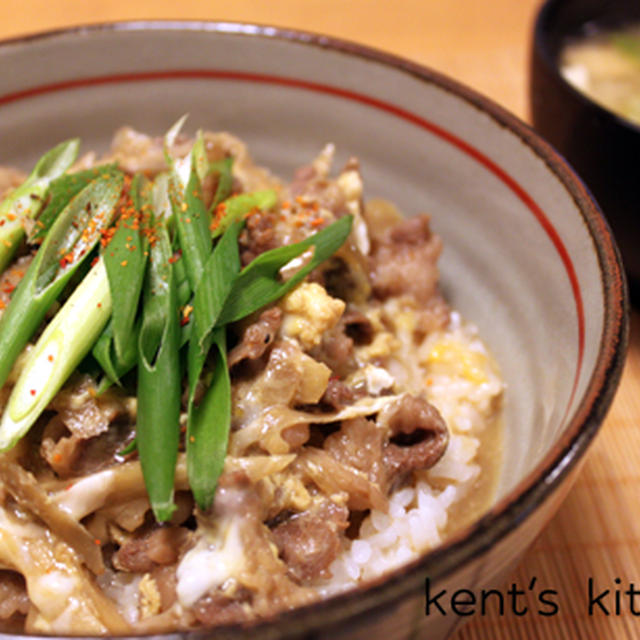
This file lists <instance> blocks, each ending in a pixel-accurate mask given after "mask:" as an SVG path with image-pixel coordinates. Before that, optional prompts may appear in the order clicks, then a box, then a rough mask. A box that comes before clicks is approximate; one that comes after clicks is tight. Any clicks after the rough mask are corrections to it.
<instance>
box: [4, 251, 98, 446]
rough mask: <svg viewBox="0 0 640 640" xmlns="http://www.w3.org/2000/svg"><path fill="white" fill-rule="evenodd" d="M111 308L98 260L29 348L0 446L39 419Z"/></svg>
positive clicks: (95, 336) (90, 342)
mask: <svg viewBox="0 0 640 640" xmlns="http://www.w3.org/2000/svg"><path fill="white" fill-rule="evenodd" d="M110 313H111V294H110V292H109V282H108V279H107V274H106V271H105V268H104V262H103V261H102V260H98V262H97V263H96V264H95V265H94V266H93V268H92V269H91V271H89V273H88V274H87V275H86V276H85V278H84V279H83V281H82V282H81V283H80V285H79V286H78V287H77V288H76V290H75V291H74V292H73V294H72V295H71V296H70V297H69V299H68V300H67V301H66V302H65V304H64V305H63V307H62V308H61V309H60V311H58V313H57V314H56V315H55V316H54V317H53V319H52V320H51V322H50V323H49V324H48V325H47V327H46V329H45V330H44V332H43V333H42V335H41V336H40V338H39V339H38V342H37V343H36V345H35V346H34V347H33V349H32V350H31V351H30V352H29V353H28V355H27V358H26V361H25V363H24V366H23V368H22V371H21V372H20V376H19V378H18V381H17V382H16V385H15V387H14V388H13V391H12V392H11V396H10V397H9V402H8V403H7V406H6V408H5V411H4V414H3V416H2V421H1V422H0V451H6V450H7V449H9V448H11V447H12V446H13V445H14V444H15V443H16V442H17V441H18V439H19V438H21V437H22V436H23V435H24V434H25V433H26V432H27V431H28V430H29V428H30V427H31V426H32V425H33V423H34V422H35V421H36V420H37V418H38V416H39V415H40V414H41V413H42V411H43V410H44V409H45V407H46V406H47V405H48V404H49V402H50V401H51V399H52V398H53V397H54V396H55V395H56V393H58V391H59V390H60V388H61V387H62V385H63V384H64V383H65V382H66V381H67V378H68V377H69V376H70V375H71V373H72V372H73V370H74V369H75V368H76V367H77V366H78V364H79V363H80V361H81V360H82V359H83V358H84V357H85V355H86V354H87V353H88V352H89V350H90V349H91V346H92V345H93V343H94V342H95V341H96V339H97V337H98V335H100V332H101V331H102V328H103V327H104V325H105V324H106V322H107V320H108V319H109V315H110Z"/></svg>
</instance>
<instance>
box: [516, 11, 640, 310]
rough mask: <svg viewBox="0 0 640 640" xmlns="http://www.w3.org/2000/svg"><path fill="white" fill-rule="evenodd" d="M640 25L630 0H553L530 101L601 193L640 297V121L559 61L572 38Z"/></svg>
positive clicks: (545, 129) (540, 35) (535, 52)
mask: <svg viewBox="0 0 640 640" xmlns="http://www.w3.org/2000/svg"><path fill="white" fill-rule="evenodd" d="M633 24H640V4H638V3H637V2H630V1H629V0H610V1H608V2H598V1H597V0H548V2H545V3H544V5H543V6H542V8H541V9H540V12H539V14H538V17H537V20H536V23H535V30H534V35H533V39H532V49H531V57H530V61H531V72H530V93H529V95H530V105H531V114H532V118H533V124H534V127H535V128H536V130H537V131H539V132H540V134H541V135H542V136H543V137H544V138H545V139H547V140H548V141H549V142H551V144H553V145H554V146H555V147H556V148H557V149H558V150H559V151H560V153H562V154H563V155H564V156H565V157H566V159H567V160H568V161H569V163H570V164H571V165H572V166H573V168H574V169H575V170H576V171H577V173H578V174H579V175H580V177H581V178H582V179H583V180H584V181H585V183H586V184H587V186H588V187H589V189H590V190H591V191H592V192H593V194H594V196H595V198H596V200H597V201H598V202H599V204H600V205H601V207H602V210H603V212H604V214H605V217H606V218H607V221H608V222H609V224H610V225H611V228H612V229H613V233H614V235H615V237H616V240H617V242H618V245H619V247H620V250H621V252H622V256H623V260H624V263H625V267H626V269H627V273H628V275H629V283H630V287H631V295H632V300H633V302H634V304H638V303H639V302H640V297H639V296H640V251H639V250H638V247H640V213H639V209H638V203H639V202H640V163H639V162H638V159H639V158H640V126H638V125H637V124H634V123H633V122H631V121H630V120H627V119H625V118H624V117H621V116H619V115H617V114H615V113H613V112H612V111H610V110H609V109H607V108H605V107H604V106H602V105H601V104H599V103H597V102H595V101H594V100H592V99H591V98H589V97H587V96H586V95H585V94H584V93H582V92H581V91H579V90H578V89H576V88H575V87H574V86H573V85H572V84H571V83H570V82H568V81H567V80H566V79H565V77H564V76H563V75H562V73H561V71H560V66H559V60H560V55H561V52H562V50H563V48H564V47H565V46H566V45H567V43H569V42H571V41H578V40H580V39H584V38H586V37H588V36H589V35H593V34H595V33H598V32H602V31H609V30H614V29H620V28H623V27H625V26H629V25H633Z"/></svg>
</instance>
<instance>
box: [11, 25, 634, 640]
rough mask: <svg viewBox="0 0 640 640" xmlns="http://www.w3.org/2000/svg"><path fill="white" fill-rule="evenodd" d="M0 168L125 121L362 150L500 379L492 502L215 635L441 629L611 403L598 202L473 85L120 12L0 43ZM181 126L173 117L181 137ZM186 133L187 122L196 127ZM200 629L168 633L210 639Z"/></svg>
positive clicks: (260, 36)
mask: <svg viewBox="0 0 640 640" xmlns="http://www.w3.org/2000/svg"><path fill="white" fill-rule="evenodd" d="M0 70H1V71H0V77H1V78H2V82H1V84H0V140H2V144H1V146H0V164H11V165H18V166H22V167H25V168H26V167H28V166H29V165H30V164H31V163H32V162H33V161H34V160H35V159H36V158H37V157H38V154H39V153H40V152H41V150H42V149H45V148H47V147H49V146H51V145H53V144H54V143H55V142H57V141H59V140H61V139H64V138H67V137H70V136H80V137H81V138H82V140H83V145H84V148H85V149H106V147H107V145H108V143H109V140H110V137H111V135H112V132H113V131H114V130H115V129H116V128H117V127H119V126H121V125H122V124H129V125H132V126H134V127H136V128H139V129H141V130H143V131H146V132H150V133H153V134H158V135H159V134H162V133H163V132H164V131H166V129H167V128H168V127H169V126H170V125H171V124H172V123H173V122H175V121H176V120H177V118H178V117H180V116H181V115H182V114H183V113H187V112H188V113H189V114H190V117H189V121H188V122H189V124H190V126H191V127H192V128H193V129H195V128H197V127H202V128H208V129H218V130H220V129H225V130H228V131H231V132H233V133H235V134H237V135H238V136H240V137H241V138H243V139H244V140H245V141H246V142H247V143H248V145H249V148H250V150H252V153H253V156H254V158H255V160H256V161H257V162H258V163H260V164H263V165H265V166H268V167H270V168H272V169H273V170H274V171H275V172H277V173H279V174H280V175H282V176H290V175H291V174H292V171H293V169H294V168H295V167H296V166H299V165H301V164H304V163H306V162H308V161H309V159H311V158H313V157H314V156H315V154H316V153H317V152H318V150H319V149H321V148H322V146H323V145H324V144H325V143H326V142H329V141H332V142H334V143H335V144H336V146H337V149H338V164H340V163H341V162H343V161H345V160H346V159H347V158H348V157H349V156H351V155H355V156H357V157H358V158H359V159H360V163H361V167H362V171H363V176H364V183H365V188H366V196H367V197H371V196H380V197H384V198H387V199H390V200H392V201H394V202H396V203H397V205H398V206H399V208H400V209H401V210H402V211H404V212H405V213H406V214H407V215H412V214H417V213H420V212H423V211H427V212H429V213H430V214H431V215H432V224H433V227H434V229H435V230H436V231H437V232H438V233H439V234H440V235H441V236H442V238H443V240H444V245H445V250H444V254H443V257H442V261H441V281H442V288H443V291H444V294H445V295H446V297H447V298H448V299H449V300H450V302H451V304H452V306H453V307H454V308H457V309H459V310H460V311H461V313H462V314H463V316H464V317H466V318H467V319H469V320H471V321H472V322H474V323H475V324H476V325H477V326H478V327H479V330H480V333H481V335H482V336H483V337H484V338H485V339H486V341H487V343H488V344H489V347H490V349H491V350H492V351H493V354H494V355H495V357H496V359H497V361H498V363H499V366H500V368H501V370H502V374H503V377H504V379H505V380H506V382H507V392H506V402H505V425H506V426H505V437H504V461H503V465H502V472H501V477H500V481H499V486H498V490H497V496H496V499H495V502H494V504H493V506H492V507H491V509H490V510H489V511H488V512H487V513H486V514H485V515H484V516H483V517H482V518H481V519H479V520H478V521H477V522H475V523H474V524H473V525H472V526H470V527H469V528H467V529H465V530H464V531H461V532H459V533H457V534H456V535H455V536H454V537H452V538H451V539H449V540H448V541H447V542H446V544H444V545H443V546H441V547H439V548H437V549H435V550H433V551H432V552H430V553H428V554H426V555H425V556H424V557H422V558H420V559H419V560H417V561H415V562H413V563H411V564H409V565H407V566H404V567H402V568H400V569H398V570H396V571H395V572H393V573H392V574H391V575H389V576H386V577H384V578H382V579H380V580H378V581H377V582H376V583H374V584H371V585H368V586H366V587H363V588H361V589H359V590H356V591H353V592H349V593H346V594H344V595H342V596H339V597H333V598H331V599H329V600H326V601H323V602H321V603H318V604H316V605H313V606H309V607H306V608H302V609H298V610H295V611H291V612H288V613H285V614H283V615H281V616H278V617H277V618H275V619H274V620H271V621H266V622H261V623H258V624H256V625H254V626H252V627H250V628H242V627H229V628H227V627H224V628H220V629H216V631H215V637H216V638H234V639H239V638H252V639H267V638H314V639H320V638H327V639H328V638H332V639H335V638H339V639H343V638H344V639H346V638H351V639H355V638H369V639H370V638H377V637H379V638H394V639H397V640H401V639H403V638H410V637H411V638H416V637H429V638H443V637H445V636H446V635H448V634H449V633H451V632H452V631H453V630H454V629H455V628H456V627H457V626H458V625H459V624H460V623H461V622H462V621H464V620H465V618H464V617H463V616H458V615H454V614H453V613H451V611H448V615H442V614H440V613H439V612H437V611H430V612H429V615H426V611H425V580H426V579H427V578H428V579H429V581H430V587H431V589H432V590H435V589H437V590H438V591H440V590H441V589H446V590H447V591H448V592H449V593H451V592H453V591H455V590H456V589H460V588H464V589H470V590H478V589H481V588H483V587H486V586H489V585H496V584H498V583H499V581H500V580H501V579H503V578H504V577H505V576H506V574H507V572H508V571H509V569H510V568H511V567H512V566H513V565H514V563H515V562H516V561H517V559H518V558H519V557H520V555H521V554H522V553H523V551H524V550H525V549H526V548H527V546H528V545H529V544H530V543H531V542H532V541H533V539H534V538H535V537H536V535H537V534H538V533H539V531H540V530H541V529H542V527H543V526H544V524H545V523H546V522H547V521H548V519H549V518H550V517H551V516H552V514H553V513H554V511H555V510H556V509H557V508H558V506H559V505H560V502H561V501H562V499H563V497H564V496H565V494H566V492H567V491H568V489H569V487H570V486H571V482H572V480H573V478H574V477H575V474H576V472H577V470H578V468H579V466H580V462H581V460H582V459H583V456H584V453H585V451H586V449H587V447H588V445H589V443H590V442H591V440H592V438H593V437H594V435H595V434H596V432H597V430H598V427H599V426H600V424H601V422H602V420H603V418H604V416H605V413H606V411H607V409H608V407H609V405H610V403H611V400H612V398H613V395H614V392H615V389H616V386H617V383H618V380H619V376H620V373H621V369H622V364H623V359H624V355H625V349H626V340H627V328H628V327H627V324H628V305H627V298H626V286H625V281H624V274H623V271H622V269H621V263H620V260H619V255H618V252H617V249H616V246H615V243H614V241H613V238H612V236H611V233H610V231H609V228H608V226H607V224H606V222H605V221H604V219H603V217H602V215H601V213H600V211H599V210H598V207H597V205H596V204H595V202H594V201H593V199H592V198H591V196H590V194H589V193H588V192H587V190H586V189H585V187H584V186H583V184H582V183H581V182H580V180H579V179H578V178H577V177H576V176H575V174H574V173H573V172H572V171H571V169H570V168H569V167H568V165H567V164H566V163H565V162H564V161H563V160H562V158H560V157H559V156H558V155H557V154H556V153H555V152H554V151H553V150H552V148H551V147H550V146H548V145H547V144H546V143H545V142H543V141H542V140H541V139H540V138H539V137H538V136H537V135H536V134H534V133H533V132H532V131H531V130H530V129H529V128H528V127H527V126H526V125H524V124H523V123H521V122H520V121H518V120H517V119H516V118H514V117H513V116H511V115H509V114H508V113H506V112H505V111H504V110H502V109H501V108H499V107H498V106H496V105H494V104H492V103H491V102H489V101H488V100H486V99H484V98H482V97H480V96H479V95H477V94H476V93H474V92H472V91H470V90H469V89H466V88H464V87H461V86H459V85H458V84H457V83H455V82H454V81H452V80H450V79H447V78H445V77H443V76H441V75H439V74H437V73H434V72H432V71H430V70H428V69H425V68H423V67H420V66H418V65H415V64H413V63H410V62H408V61H406V60H401V59H398V58H395V57H392V56H390V55H387V54H383V53H380V52H377V51H374V50H371V49H367V48H364V47H361V46H358V45H354V44H350V43H345V42H341V41H336V40H333V39H330V38H326V37H322V36H316V35H311V34H307V33H301V32H292V31H284V30H279V29H275V28H270V27H260V26H255V25H247V24H229V23H162V22H161V23H126V24H125V23H122V24H110V25H102V26H98V27H92V28H86V29H76V30H70V31H61V32H56V33H50V34H44V35H39V36H35V37H33V38H27V39H20V40H14V41H9V42H5V43H3V44H2V45H0ZM188 127H189V125H187V128H188ZM193 129H191V130H192V131H193ZM211 635H212V634H211V632H210V631H207V630H203V631H197V632H189V633H173V634H170V636H169V637H172V638H184V639H185V640H186V639H194V640H195V638H204V637H210V636H211Z"/></svg>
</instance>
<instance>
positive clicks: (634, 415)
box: [0, 0, 640, 640]
mask: <svg viewBox="0 0 640 640" xmlns="http://www.w3.org/2000/svg"><path fill="white" fill-rule="evenodd" d="M539 3H540V0H484V1H483V2H479V1H478V0H394V1H389V0H262V1H260V0H234V1H233V2H222V1H220V0H180V1H179V2H176V1H175V0H134V1H133V2H132V1H131V0H53V1H52V0H0V38H6V37H12V36H17V35H22V34H27V33H34V32H37V31H42V30H47V29H52V28H59V27H64V26H70V25H76V24H86V23H95V22H101V21H108V20H124V19H144V18H182V19H228V20H242V21H249V22H252V21H253V22H262V23H270V24H275V25H278V26H288V27H296V28H302V29H306V30H310V31H316V32H322V33H327V34H330V35H334V36H338V37H343V38H347V39H350V40H355V41H358V42H362V43H364V44H368V45H372V46H375V47H378V48H380V49H385V50H388V51H391V52H393V53H396V54H400V55H403V56H406V57H408V58H411V59H413V60H415V61H417V62H420V63H423V64H425V65H428V66H431V67H433V68H435V69H437V70H439V71H442V72H443V73H445V74H447V75H450V76H452V77H454V78H456V79H458V80H460V81H461V82H463V83H465V84H467V85H469V86H471V87H473V88H475V89H477V90H478V91H480V92H481V93H483V94H485V95H487V96H489V97H490V98H492V99H493V100H495V101H496V102H498V103H500V104H502V105H503V106H505V107H506V108H507V109H509V110H510V111H512V112H513V113H515V114H516V115H518V116H519V117H520V118H522V119H523V120H527V119H528V116H529V114H528V108H527V59H528V48H529V43H530V39H531V30H532V24H533V18H534V15H535V12H536V10H537V8H538V5H539ZM6 72H7V70H5V69H0V91H1V88H2V75H3V74H4V73H6ZM639 391H640V313H639V312H638V311H635V312H634V314H633V319H632V333H631V345H630V351H629V357H628V361H627V364H626V368H625V371H624V375H623V379H622V383H621V386H620V389H619V392H618V394H617V397H616V399H615V401H614V404H613V406H612V408H611V411H610V413H609V416H608V417H607V420H606V422H605V424H604V427H603V429H602V431H601V433H600V435H599V437H598V438H597V440H596V442H595V444H594V446H593V447H592V449H591V450H590V452H589V454H588V458H587V461H586V463H585V466H584V468H583V471H582V472H581V475H580V477H579V479H578V481H577V484H576V486H575V487H574V489H573V490H572V491H571V493H570V495H569V497H568V499H567V501H566V502H565V503H564V504H563V507H562V508H561V510H560V512H559V513H558V515H557V516H556V517H555V518H554V519H553V520H552V521H551V523H550V524H549V525H548V527H547V528H546V529H545V531H544V532H543V534H542V535H541V536H540V538H539V539H538V540H537V542H536V543H535V544H534V546H533V547H532V548H531V549H530V550H529V551H528V552H527V554H526V556H525V558H524V560H523V561H522V563H521V564H520V566H519V567H518V569H517V571H516V573H515V574H514V576H513V581H514V582H516V583H518V584H519V585H528V584H529V582H530V581H531V579H532V578H533V577H536V578H537V579H538V580H539V584H544V586H545V587H546V588H551V589H555V590H557V591H558V603H559V605H560V611H559V613H558V614H557V615H556V616H553V617H547V618H545V617H541V616H522V617H517V616H513V615H504V616H500V615H499V612H497V611H495V612H490V615H487V616H484V617H481V618H480V617H478V618H475V619H472V620H471V622H470V623H469V624H468V625H467V626H466V627H464V628H463V629H462V630H461V631H459V632H458V633H457V635H456V640H471V639H480V638H482V639H487V640H488V639H490V638H491V639H494V638H505V639H506V638H509V639H514V638H549V639H552V638H553V639H556V638H580V639H585V638H587V639H590V638H593V639H596V638H597V639H601V638H640V618H636V617H635V616H634V615H633V614H632V613H631V611H630V608H629V606H630V603H629V596H628V595H627V596H625V595H624V594H621V603H622V607H621V611H620V614H619V615H615V612H614V611H612V612H611V615H609V616H606V615H605V614H604V612H602V611H595V612H594V615H592V616H589V615H588V607H587V601H586V598H587V585H588V580H589V578H592V579H593V581H594V585H595V587H596V588H597V590H598V593H600V592H601V591H603V590H604V589H607V588H608V589H611V593H610V594H609V595H608V596H607V597H608V598H609V600H608V601H607V600H605V604H607V606H610V605H614V603H615V599H614V598H615V593H614V591H615V590H616V589H618V590H620V591H621V592H622V591H624V590H626V589H628V588H629V585H630V583H634V582H635V583H636V584H637V583H638V582H640V542H639V541H640V517H639V516H638V510H639V509H638V508H639V507H640V472H639V471H638V468H639V466H638V464H637V460H638V458H639V456H640V430H639V429H638V428H636V427H637V426H638V425H637V423H638V422H640V393H639ZM616 578H618V579H620V585H618V584H617V583H616V582H614V581H615V579H616ZM636 600H638V602H637V603H634V604H635V609H636V611H640V598H636ZM530 604H535V600H533V601H531V603H530ZM596 609H598V607H596Z"/></svg>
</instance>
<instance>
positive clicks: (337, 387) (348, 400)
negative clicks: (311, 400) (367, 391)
mask: <svg viewBox="0 0 640 640" xmlns="http://www.w3.org/2000/svg"><path fill="white" fill-rule="evenodd" d="M358 395H359V394H358V393H357V392H356V391H355V389H353V387H350V386H349V385H347V384H345V383H344V382H342V380H339V379H338V378H330V379H329V383H328V384H327V388H326V390H325V392H324V394H323V396H322V399H321V400H320V404H321V405H323V406H326V407H329V408H330V409H332V410H333V411H339V410H340V409H342V408H343V407H345V406H347V405H350V404H353V402H355V400H356V398H357V397H358Z"/></svg>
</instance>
